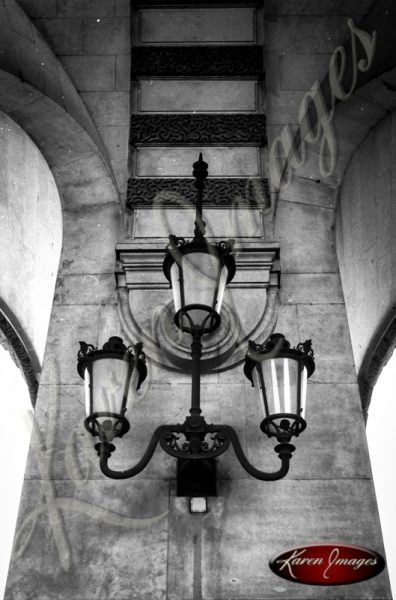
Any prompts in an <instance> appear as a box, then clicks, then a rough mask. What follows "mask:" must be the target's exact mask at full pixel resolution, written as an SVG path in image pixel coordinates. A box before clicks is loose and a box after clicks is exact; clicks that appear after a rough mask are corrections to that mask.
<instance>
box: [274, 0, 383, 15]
mask: <svg viewBox="0 0 396 600" xmlns="http://www.w3.org/2000/svg"><path fill="white" fill-rule="evenodd" d="M371 5H372V0H364V1H363V2H362V1H361V0H352V1H351V0H350V1H349V2H348V3H345V2H344V1H343V0H322V2H321V3H320V5H319V4H318V3H317V2H316V0H282V2H279V1H278V0H266V3H265V12H266V14H267V15H293V16H294V15H318V16H320V17H322V18H325V16H326V15H328V14H330V15H345V16H346V17H347V16H348V17H349V16H350V15H351V14H354V15H359V14H362V15H364V14H366V13H367V11H368V10H369V8H371Z"/></svg>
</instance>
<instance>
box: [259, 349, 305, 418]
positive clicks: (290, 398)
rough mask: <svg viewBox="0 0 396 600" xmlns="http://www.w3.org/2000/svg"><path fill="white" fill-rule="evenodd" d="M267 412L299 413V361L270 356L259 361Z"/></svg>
mask: <svg viewBox="0 0 396 600" xmlns="http://www.w3.org/2000/svg"><path fill="white" fill-rule="evenodd" d="M261 368H262V370H263V378H264V382H265V389H266V397H267V402H268V411H269V414H270V415H272V414H278V413H291V414H297V415H298V414H300V410H299V407H298V397H299V395H298V370H299V368H300V367H299V361H297V360H293V359H290V358H270V359H266V360H263V361H262V362H261Z"/></svg>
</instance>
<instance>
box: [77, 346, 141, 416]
mask: <svg viewBox="0 0 396 600" xmlns="http://www.w3.org/2000/svg"><path fill="white" fill-rule="evenodd" d="M91 369H92V375H91V376H90V375H89V374H88V377H89V378H90V384H91V386H92V389H91V394H92V405H91V410H92V412H94V413H97V412H105V413H115V414H117V415H123V414H124V413H125V410H124V409H128V408H130V407H131V406H132V404H133V400H134V396H135V393H136V392H135V390H136V377H137V369H133V372H132V374H133V375H134V377H133V376H132V377H131V373H130V369H131V364H130V361H129V360H123V359H120V358H112V357H103V358H97V359H96V360H93V361H92V366H91ZM87 371H88V369H86V370H85V377H86V376H87ZM133 380H135V381H133ZM108 418H109V417H100V418H98V420H99V421H101V420H105V419H108ZM112 420H114V421H116V420H117V419H115V418H113V419H112Z"/></svg>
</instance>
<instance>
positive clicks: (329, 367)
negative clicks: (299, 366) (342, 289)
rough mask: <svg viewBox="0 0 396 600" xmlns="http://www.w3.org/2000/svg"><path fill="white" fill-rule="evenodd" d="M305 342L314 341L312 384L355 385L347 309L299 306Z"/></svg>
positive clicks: (300, 326)
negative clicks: (314, 356)
mask: <svg viewBox="0 0 396 600" xmlns="http://www.w3.org/2000/svg"><path fill="white" fill-rule="evenodd" d="M297 315H298V327H299V335H300V338H301V340H305V339H312V345H313V347H314V349H315V355H316V369H315V372H314V374H313V375H312V377H311V381H317V382H321V383H327V382H334V383H355V382H356V372H355V368H354V364H353V359H352V353H351V342H350V338H349V330H348V322H347V318H346V312H345V307H344V306H343V305H337V304H330V305H328V304H327V305H326V304H316V305H315V304H311V305H304V304H302V305H299V306H297Z"/></svg>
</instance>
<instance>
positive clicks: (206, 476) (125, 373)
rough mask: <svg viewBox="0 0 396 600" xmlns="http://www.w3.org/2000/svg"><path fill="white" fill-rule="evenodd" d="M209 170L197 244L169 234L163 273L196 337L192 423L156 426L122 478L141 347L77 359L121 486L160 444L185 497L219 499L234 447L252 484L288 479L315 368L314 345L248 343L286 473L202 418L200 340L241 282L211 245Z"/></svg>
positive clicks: (118, 345)
mask: <svg viewBox="0 0 396 600" xmlns="http://www.w3.org/2000/svg"><path fill="white" fill-rule="evenodd" d="M207 167H208V165H207V164H206V163H205V162H204V161H203V159H202V155H201V154H200V156H199V160H198V161H197V162H196V163H194V172H193V175H194V177H195V187H196V189H197V203H196V217H195V228H194V237H193V239H192V240H191V241H186V240H185V239H184V238H180V237H177V236H175V235H171V236H170V238H169V239H170V241H169V245H168V247H167V249H166V253H165V259H164V265H163V269H164V274H165V276H166V278H167V279H168V281H169V282H170V284H171V287H172V292H173V296H174V306H175V317H174V320H175V324H176V326H177V327H178V328H179V329H181V330H182V331H184V332H187V333H189V334H191V338H192V342H191V374H192V382H191V406H190V410H189V415H187V416H186V418H185V420H184V422H183V423H181V424H180V423H176V424H168V425H160V426H159V427H157V428H156V429H155V431H154V432H153V434H152V436H151V439H150V441H149V443H148V446H147V448H146V451H145V453H144V454H143V456H142V458H141V460H140V461H139V462H138V463H137V464H135V465H134V466H133V467H131V468H130V469H127V470H125V471H115V470H113V469H111V468H110V467H109V465H108V460H109V458H110V456H111V454H112V452H113V451H114V450H115V446H114V445H113V443H112V441H113V439H114V438H115V437H121V436H122V435H124V434H125V433H126V432H127V431H128V430H129V421H128V419H127V416H126V415H127V414H129V413H128V411H130V409H131V408H132V406H133V395H134V393H135V392H136V390H137V389H138V388H139V386H140V384H141V383H142V382H143V381H144V379H145V377H146V374H147V369H146V365H145V357H144V353H143V350H142V345H141V344H138V345H136V346H135V347H134V348H131V347H129V348H127V347H126V346H125V345H124V343H123V341H122V340H121V338H118V337H112V338H110V340H109V341H108V342H107V343H106V344H104V346H103V349H102V350H98V349H97V348H94V347H93V346H91V345H88V344H86V343H85V342H80V345H81V349H80V352H79V354H78V372H79V374H80V375H81V377H83V378H84V379H85V382H86V400H87V418H86V421H85V426H86V428H87V429H88V431H89V432H90V433H91V434H92V435H94V436H98V437H99V440H100V441H99V443H97V444H96V446H95V448H96V450H97V453H98V455H99V457H100V468H101V470H102V472H103V473H104V474H105V475H106V476H107V477H111V478H113V479H126V478H129V477H133V476H134V475H137V474H138V473H139V472H140V471H142V470H143V469H144V468H145V467H146V466H147V464H148V463H149V461H150V459H151V457H152V456H153V454H154V451H155V449H156V447H157V445H158V444H159V445H160V446H161V448H162V449H163V450H164V451H165V452H166V453H167V454H169V455H170V456H173V457H174V458H176V459H177V461H178V467H177V493H178V495H183V496H189V497H204V496H211V495H216V458H217V457H218V456H220V455H221V454H223V453H224V452H225V451H226V450H227V449H228V448H229V447H230V446H231V445H232V447H233V448H234V451H235V454H236V457H237V459H238V460H239V462H240V464H241V466H242V467H243V468H244V469H245V471H247V472H248V473H249V474H250V475H252V476H253V477H255V478H257V479H261V480H264V481H273V480H276V479H281V478H282V477H284V476H285V475H286V474H287V472H288V470H289V463H290V459H291V456H292V453H293V451H294V450H295V447H294V446H293V445H292V444H291V443H290V441H291V438H292V437H293V436H298V435H299V434H300V433H301V432H302V431H303V430H304V429H305V426H306V422H305V419H304V416H305V412H304V411H305V396H306V384H307V379H308V377H309V376H310V375H311V374H312V373H313V371H314V368H315V366H314V359H313V351H312V347H311V343H310V340H308V341H306V342H304V343H303V344H299V345H298V346H297V347H296V348H291V347H290V344H289V342H288V341H287V340H286V339H285V337H284V336H283V335H281V334H274V335H272V336H271V337H270V339H269V340H268V341H267V342H266V343H264V344H256V343H254V342H250V343H249V350H248V353H247V355H246V362H245V374H246V376H247V377H248V378H249V380H250V381H252V383H253V384H254V385H255V387H256V388H257V390H258V392H259V396H260V401H261V404H262V408H263V410H264V420H263V422H262V423H261V425H260V427H261V430H262V431H263V433H265V434H266V435H268V436H269V437H272V436H274V437H276V439H277V441H278V442H279V443H278V444H277V445H276V446H275V448H274V450H275V452H276V453H277V454H278V455H279V458H280V460H281V466H280V467H279V469H278V470H276V471H274V472H265V471H261V470H259V469H256V467H254V466H253V465H252V464H251V463H250V462H249V461H248V459H247V457H246V455H245V453H244V451H243V449H242V446H241V444H240V441H239V438H238V434H237V432H236V431H235V429H234V428H233V427H231V426H230V425H226V424H212V423H207V422H206V420H205V417H204V416H203V415H202V410H201V399H200V391H201V386H200V378H201V356H202V347H203V346H202V338H203V336H206V335H209V334H211V333H213V332H214V331H215V330H216V329H217V328H218V327H219V325H220V322H221V316H220V314H221V305H222V300H223V295H224V291H225V287H226V285H227V283H229V282H230V281H231V280H232V278H233V277H234V274H235V259H234V255H233V246H234V242H233V240H228V241H222V242H219V243H217V244H213V243H211V242H208V240H207V239H206V238H205V221H204V220H203V216H202V202H203V192H204V187H205V179H206V177H207V175H208V171H207Z"/></svg>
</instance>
